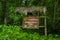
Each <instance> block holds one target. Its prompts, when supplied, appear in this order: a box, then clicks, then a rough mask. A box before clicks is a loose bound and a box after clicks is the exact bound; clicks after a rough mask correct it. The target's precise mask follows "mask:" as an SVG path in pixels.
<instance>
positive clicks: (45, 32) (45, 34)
mask: <svg viewBox="0 0 60 40" xmlns="http://www.w3.org/2000/svg"><path fill="white" fill-rule="evenodd" d="M43 10H44V16H45V18H44V25H45V36H47V26H46V25H47V24H46V7H44V9H43Z"/></svg>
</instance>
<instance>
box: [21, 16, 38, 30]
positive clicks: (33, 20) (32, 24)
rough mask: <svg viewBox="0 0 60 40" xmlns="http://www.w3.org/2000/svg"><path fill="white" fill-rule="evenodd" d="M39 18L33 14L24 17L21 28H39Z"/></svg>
mask: <svg viewBox="0 0 60 40" xmlns="http://www.w3.org/2000/svg"><path fill="white" fill-rule="evenodd" d="M38 26H39V18H38V17H34V16H29V17H26V18H24V20H23V24H22V28H29V29H37V28H39V27H38Z"/></svg>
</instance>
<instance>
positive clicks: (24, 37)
mask: <svg viewBox="0 0 60 40" xmlns="http://www.w3.org/2000/svg"><path fill="white" fill-rule="evenodd" d="M29 32H30V33H29ZM31 32H32V31H28V32H27V31H24V30H22V28H21V26H16V25H15V26H11V25H9V26H6V25H0V40H4V39H5V40H59V39H60V38H59V36H58V35H56V36H52V35H49V36H48V37H45V36H42V35H39V34H38V33H37V32H33V33H31Z"/></svg>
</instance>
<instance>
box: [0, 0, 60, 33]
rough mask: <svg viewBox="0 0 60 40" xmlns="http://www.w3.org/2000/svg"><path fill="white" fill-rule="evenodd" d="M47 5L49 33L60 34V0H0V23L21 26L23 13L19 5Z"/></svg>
mask: <svg viewBox="0 0 60 40" xmlns="http://www.w3.org/2000/svg"><path fill="white" fill-rule="evenodd" d="M31 6H46V8H47V11H46V17H47V31H48V34H60V0H0V25H4V24H5V25H17V26H20V24H21V22H22V19H23V14H22V13H18V14H17V12H16V8H17V7H31Z"/></svg>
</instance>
